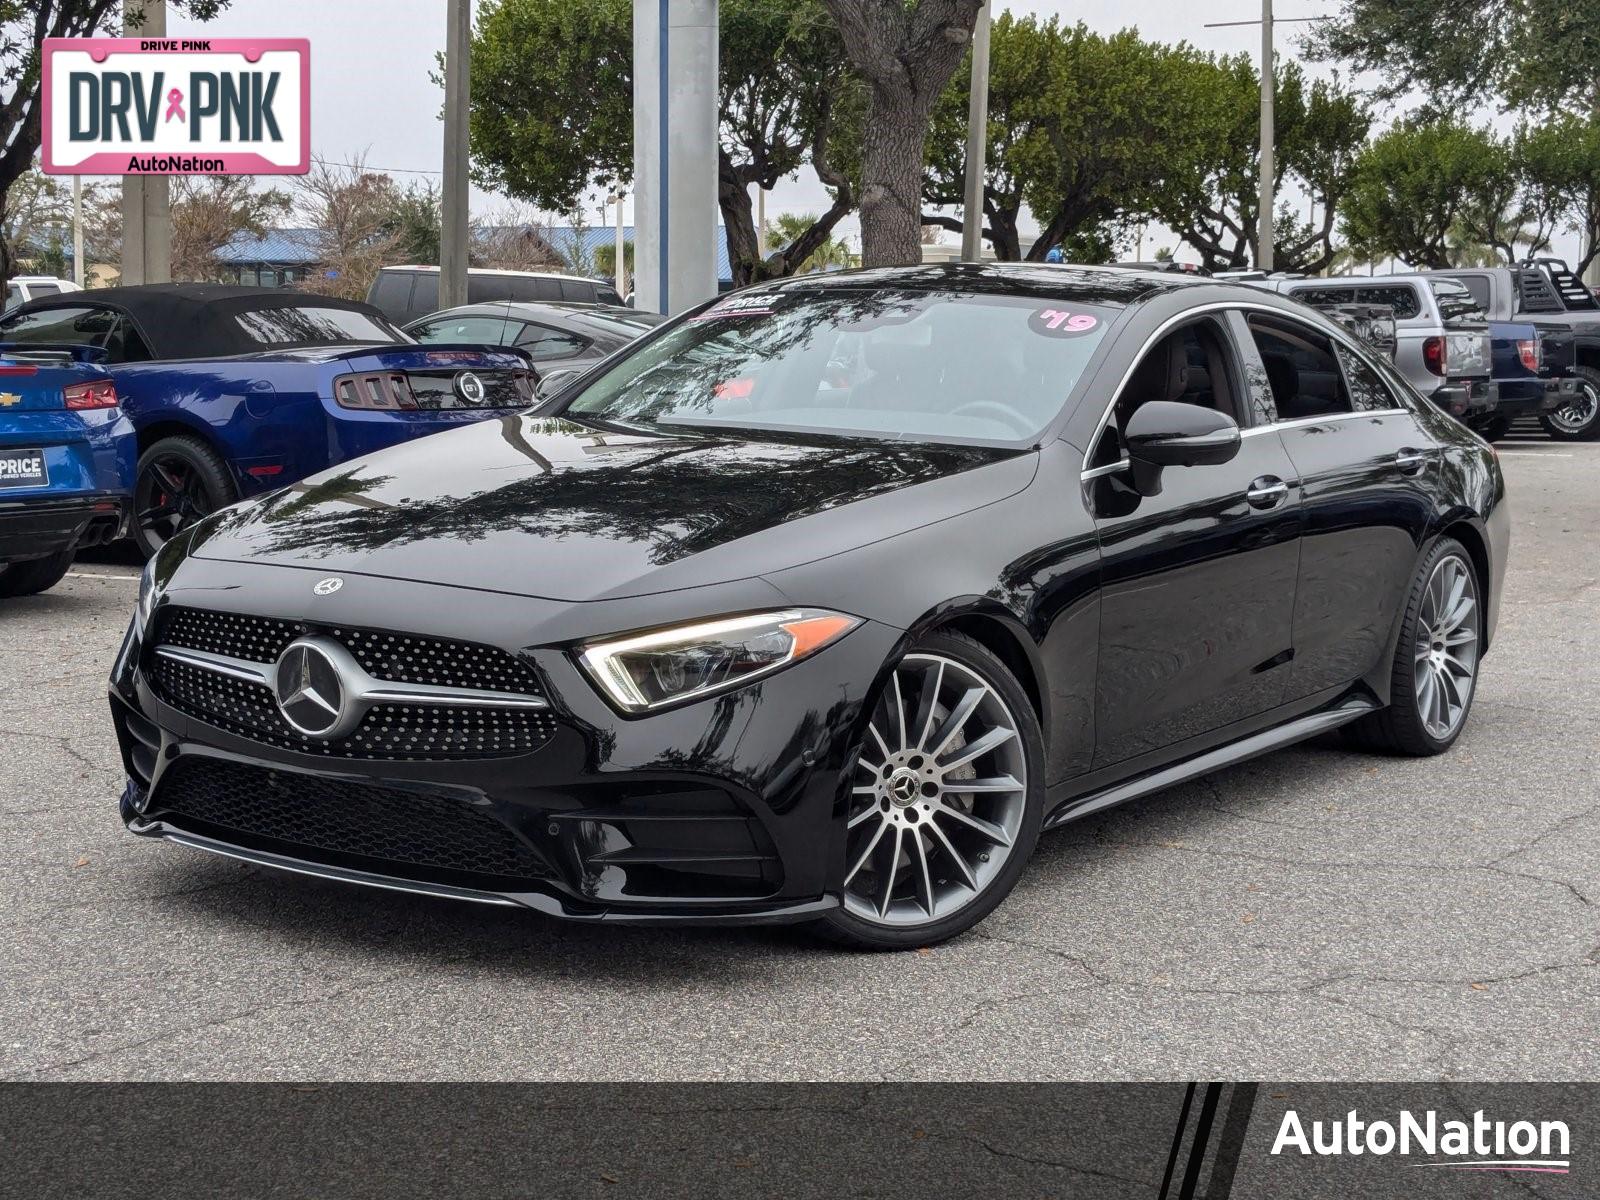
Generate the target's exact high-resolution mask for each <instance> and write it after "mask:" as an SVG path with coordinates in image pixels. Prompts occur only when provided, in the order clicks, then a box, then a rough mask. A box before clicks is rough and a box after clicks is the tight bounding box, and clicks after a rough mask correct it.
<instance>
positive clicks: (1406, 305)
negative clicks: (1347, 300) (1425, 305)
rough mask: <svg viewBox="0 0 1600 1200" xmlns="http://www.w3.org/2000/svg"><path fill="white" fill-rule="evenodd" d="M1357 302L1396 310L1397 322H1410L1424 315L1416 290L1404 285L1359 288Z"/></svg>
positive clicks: (1395, 317)
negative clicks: (1386, 306)
mask: <svg viewBox="0 0 1600 1200" xmlns="http://www.w3.org/2000/svg"><path fill="white" fill-rule="evenodd" d="M1356 301H1357V303H1360V304H1386V305H1388V306H1389V307H1390V308H1392V309H1394V319H1395V320H1396V321H1409V320H1410V319H1411V318H1412V317H1415V316H1419V315H1420V314H1421V313H1422V301H1421V300H1419V299H1418V298H1417V290H1416V288H1414V287H1411V286H1410V285H1409V284H1404V283H1395V284H1390V285H1388V286H1374V287H1363V288H1357V289H1356Z"/></svg>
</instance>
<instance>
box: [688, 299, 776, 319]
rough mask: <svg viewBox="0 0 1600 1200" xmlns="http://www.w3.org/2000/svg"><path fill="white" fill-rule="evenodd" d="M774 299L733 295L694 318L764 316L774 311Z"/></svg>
mask: <svg viewBox="0 0 1600 1200" xmlns="http://www.w3.org/2000/svg"><path fill="white" fill-rule="evenodd" d="M774 299H775V297H773V296H731V297H729V298H728V299H726V300H721V301H718V302H717V303H716V304H713V305H712V306H711V307H710V308H708V309H706V310H705V312H703V313H700V314H699V315H697V316H695V317H693V318H692V319H693V320H696V321H711V320H715V319H716V318H718V317H764V316H766V315H767V314H768V313H770V312H772V302H773V300H774Z"/></svg>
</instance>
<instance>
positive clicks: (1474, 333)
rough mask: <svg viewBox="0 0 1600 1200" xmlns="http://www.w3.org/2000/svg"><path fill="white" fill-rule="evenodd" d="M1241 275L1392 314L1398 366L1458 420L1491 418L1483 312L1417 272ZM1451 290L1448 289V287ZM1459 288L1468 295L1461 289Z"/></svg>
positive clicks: (1328, 302)
mask: <svg viewBox="0 0 1600 1200" xmlns="http://www.w3.org/2000/svg"><path fill="white" fill-rule="evenodd" d="M1241 282H1244V283H1248V284H1251V285H1252V286H1254V287H1259V288H1265V289H1267V290H1268V291H1275V292H1278V293H1280V294H1282V295H1285V296H1290V297H1293V298H1294V299H1296V300H1299V301H1300V302H1301V303H1302V304H1307V305H1310V306H1311V307H1312V308H1317V309H1321V310H1323V311H1325V312H1332V311H1334V310H1335V309H1341V310H1345V311H1348V312H1354V311H1361V310H1362V309H1357V308H1353V307H1352V306H1363V307H1364V309H1365V310H1367V311H1370V310H1372V309H1374V308H1379V309H1387V310H1388V311H1389V312H1390V313H1392V315H1393V321H1392V329H1393V333H1392V334H1391V335H1390V336H1392V337H1393V346H1394V348H1393V351H1392V357H1393V359H1394V365H1395V367H1396V368H1397V369H1398V370H1399V371H1400V373H1401V374H1402V375H1404V376H1405V377H1406V379H1407V381H1408V382H1409V383H1410V384H1411V385H1412V386H1413V387H1415V388H1416V389H1417V391H1418V392H1420V393H1421V394H1422V395H1424V396H1426V397H1427V398H1428V399H1430V400H1432V401H1433V403H1434V404H1435V405H1437V406H1438V407H1439V408H1441V409H1443V410H1444V411H1445V412H1447V413H1449V414H1450V415H1451V416H1452V417H1455V418H1456V420H1458V421H1460V422H1461V423H1462V424H1463V425H1467V426H1470V427H1472V428H1475V429H1476V428H1480V427H1482V426H1483V425H1484V424H1485V423H1487V422H1488V421H1491V420H1493V419H1494V415H1495V412H1496V409H1497V405H1498V403H1499V391H1498V388H1497V387H1496V385H1495V383H1494V380H1493V377H1492V358H1493V354H1492V344H1491V337H1490V330H1489V327H1488V324H1487V322H1485V321H1484V319H1483V314H1482V313H1480V312H1477V311H1476V310H1472V311H1468V310H1467V309H1466V308H1465V307H1464V306H1460V305H1452V304H1450V303H1449V299H1448V297H1446V299H1445V300H1441V299H1440V297H1439V296H1438V294H1437V291H1436V289H1435V288H1434V287H1432V286H1430V281H1428V280H1426V279H1423V278H1422V277H1421V276H1418V275H1415V274H1412V275H1380V276H1376V277H1374V276H1367V275H1359V276H1340V277H1335V278H1332V279H1309V278H1304V277H1299V278H1296V277H1292V276H1277V275H1274V276H1268V277H1266V278H1261V279H1257V278H1249V277H1243V278H1241ZM1445 290H1447V291H1448V290H1449V289H1445ZM1461 296H1462V297H1463V298H1465V299H1467V300H1469V301H1470V299H1471V298H1470V297H1469V296H1467V295H1466V293H1465V292H1461Z"/></svg>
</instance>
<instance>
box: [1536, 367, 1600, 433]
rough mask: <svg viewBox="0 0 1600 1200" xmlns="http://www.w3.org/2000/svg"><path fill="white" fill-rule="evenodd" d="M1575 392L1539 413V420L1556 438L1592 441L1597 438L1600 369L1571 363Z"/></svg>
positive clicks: (1599, 415)
mask: <svg viewBox="0 0 1600 1200" xmlns="http://www.w3.org/2000/svg"><path fill="white" fill-rule="evenodd" d="M1572 373H1573V374H1574V375H1576V376H1577V377H1578V389H1579V391H1578V395H1577V397H1576V398H1575V399H1574V400H1573V401H1572V403H1570V404H1566V405H1563V406H1562V407H1560V408H1557V409H1552V410H1551V411H1550V412H1542V413H1540V414H1539V424H1541V425H1543V426H1544V431H1545V432H1546V433H1548V434H1549V435H1550V436H1551V437H1553V438H1555V440H1556V441H1558V442H1592V441H1594V440H1595V439H1596V438H1600V371H1596V370H1595V369H1594V368H1592V367H1574V368H1573V371H1572Z"/></svg>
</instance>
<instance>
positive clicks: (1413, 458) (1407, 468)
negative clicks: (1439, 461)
mask: <svg viewBox="0 0 1600 1200" xmlns="http://www.w3.org/2000/svg"><path fill="white" fill-rule="evenodd" d="M1430 457H1432V456H1431V455H1430V454H1429V453H1428V452H1427V451H1426V450H1412V449H1411V448H1410V447H1407V448H1406V449H1404V450H1402V451H1400V453H1398V454H1396V455H1395V456H1394V465H1395V466H1397V467H1399V468H1400V473H1401V474H1402V475H1420V474H1421V473H1422V469H1423V468H1424V467H1426V466H1427V465H1428V459H1429V458H1430Z"/></svg>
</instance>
